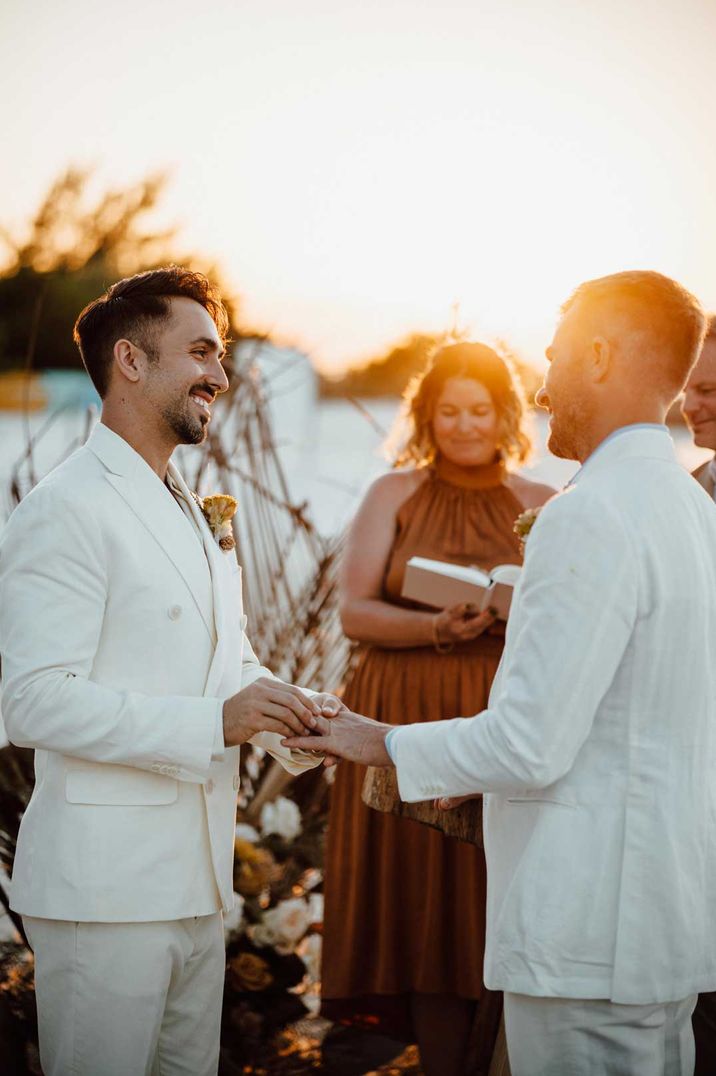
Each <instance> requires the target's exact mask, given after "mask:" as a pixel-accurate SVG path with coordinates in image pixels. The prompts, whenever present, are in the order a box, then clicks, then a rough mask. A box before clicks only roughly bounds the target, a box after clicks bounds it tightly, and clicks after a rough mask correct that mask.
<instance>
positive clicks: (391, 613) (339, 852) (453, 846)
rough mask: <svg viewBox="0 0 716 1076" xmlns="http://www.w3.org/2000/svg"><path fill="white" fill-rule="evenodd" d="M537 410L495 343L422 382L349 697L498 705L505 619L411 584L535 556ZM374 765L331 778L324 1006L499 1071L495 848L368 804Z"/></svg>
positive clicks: (372, 566) (414, 393) (355, 587)
mask: <svg viewBox="0 0 716 1076" xmlns="http://www.w3.org/2000/svg"><path fill="white" fill-rule="evenodd" d="M525 418H526V416H525V404H524V399H523V394H522V388H521V386H520V384H519V382H518V380H517V378H516V376H515V374H514V373H513V371H512V368H511V366H510V365H509V364H508V362H507V361H506V360H505V359H503V358H502V357H501V356H500V355H498V354H497V353H496V352H495V351H494V350H492V349H491V348H490V347H487V346H486V345H485V344H480V343H459V344H454V345H450V346H446V347H444V348H442V349H441V350H439V351H438V352H437V353H436V354H435V356H434V357H433V359H432V361H431V362H430V364H429V366H428V368H427V370H426V371H425V372H424V373H423V374H422V375H421V376H420V377H418V378H417V379H416V380H415V381H414V382H413V383H412V384H411V385H410V386H409V388H408V390H407V392H406V395H405V399H404V435H403V438H402V443H401V445H400V447H399V448H398V450H397V453H396V455H395V459H394V470H393V471H392V472H391V473H389V474H387V475H384V476H382V477H381V478H379V479H378V480H377V481H376V482H375V483H374V484H373V486H372V487H371V488H370V489H369V491H368V493H367V495H366V497H365V499H364V501H363V503H362V504H361V506H360V509H359V511H358V513H357V516H356V518H355V521H354V523H353V525H352V528H351V531H350V534H349V539H348V545H347V550H346V554H345V558H344V563H343V570H342V594H341V618H342V623H343V628H344V631H345V632H346V634H347V635H348V636H349V637H350V638H351V639H355V640H357V641H358V642H359V643H360V644H361V653H360V658H359V661H358V665H357V668H356V669H355V672H354V674H353V676H352V679H351V681H350V683H349V684H348V687H347V691H346V694H345V697H344V698H345V702H346V704H347V705H348V706H349V707H350V709H352V710H356V711H358V712H359V713H363V714H368V715H369V716H371V717H374V718H377V719H378V720H379V721H387V722H390V723H392V724H404V723H408V722H415V721H438V720H441V719H445V718H453V717H458V716H468V715H471V714H475V713H477V712H478V711H480V710H482V709H484V708H485V707H486V706H487V698H488V694H489V691H490V685H491V683H492V679H493V677H494V675H495V672H496V670H497V666H498V663H499V661H500V655H501V653H502V647H503V639H504V625H503V624H501V623H499V622H495V621H494V619H493V617H492V615H491V614H490V613H489V612H487V613H483V614H477V613H476V612H475V610H473V609H471V608H470V607H466V606H464V605H462V606H458V607H454V608H449V609H444V610H442V611H440V610H435V609H428V608H426V607H424V606H419V605H416V604H415V603H413V602H409V601H406V600H404V599H402V598H401V588H402V583H403V575H404V571H405V565H406V561H407V560H408V558H409V557H412V556H421V557H430V558H433V559H435V560H442V561H449V562H451V563H453V564H461V565H478V566H480V567H481V568H485V569H491V568H493V567H495V566H496V565H497V564H507V563H515V564H516V563H519V562H520V559H521V558H520V547H519V541H518V539H517V538H516V536H515V534H514V532H513V524H514V521H515V519H516V517H517V516H518V515H519V514H520V512H522V511H523V509H525V508H527V507H536V506H538V505H541V504H543V503H544V501H546V500H547V499H548V498H549V497H550V496H551V495H552V493H553V492H554V490H552V489H550V488H549V487H547V486H543V485H538V484H536V483H534V482H530V481H527V480H526V479H524V478H521V477H519V476H518V475H517V474H516V473H515V472H514V468H515V467H517V466H518V465H520V464H522V463H523V462H524V461H525V460H526V458H527V456H528V453H529V449H530V442H529V438H528V436H527V433H526V431H525ZM364 776H365V770H364V769H363V768H362V767H358V766H353V765H351V764H349V763H341V765H340V766H339V767H338V772H337V775H336V781H335V785H334V787H333V792H332V804H331V814H330V822H329V830H328V845H327V855H326V878H325V899H326V910H325V923H324V931H325V934H324V950H323V952H324V955H323V998H324V1001H323V1011H324V1013H325V1015H326V1016H328V1017H329V1018H330V1019H332V1020H337V1021H344V1022H349V1023H354V1024H359V1025H364V1026H367V1027H371V1028H373V1029H374V1030H376V1029H382V1030H384V1031H385V1032H386V1033H394V1034H399V1035H400V1034H402V1035H404V1036H409V1037H410V1041H414V1042H415V1041H417V1043H418V1045H419V1049H420V1055H421V1062H422V1066H423V1069H424V1071H425V1073H426V1074H427V1076H453V1074H455V1076H459V1074H463V1073H464V1072H466V1067H465V1066H466V1063H467V1061H466V1059H467V1057H468V1045H469V1044H470V1043H472V1045H471V1048H470V1054H469V1056H470V1058H471V1059H472V1063H471V1065H470V1071H471V1072H476V1071H481V1070H482V1069H483V1067H484V1071H485V1072H486V1071H487V1066H488V1065H489V1058H490V1055H491V1053H492V1049H493V1045H494V1040H495V1036H496V1033H497V1029H498V1026H499V1020H500V1013H501V1005H502V998H501V995H494V994H492V993H490V992H489V991H487V990H486V989H485V987H484V986H483V982H482V962H483V954H484V944H485V883H486V878H485V858H484V853H483V851H482V849H481V848H479V847H477V846H475V845H473V844H469V843H465V842H462V841H458V840H456V839H454V838H452V837H446V836H444V835H443V834H442V833H440V832H439V831H437V830H434V829H431V828H429V827H427V826H425V825H422V824H421V823H419V822H416V821H412V820H408V819H404V818H398V817H397V816H394V815H391V814H383V813H379V812H377V811H374V810H371V809H370V808H369V807H366V806H365V805H364V804H363V802H362V801H361V787H362V784H363V779H364ZM476 1049H477V1056H479V1057H481V1061H478V1062H477V1063H476V1062H475V1060H474V1059H475V1057H476V1053H475V1051H476Z"/></svg>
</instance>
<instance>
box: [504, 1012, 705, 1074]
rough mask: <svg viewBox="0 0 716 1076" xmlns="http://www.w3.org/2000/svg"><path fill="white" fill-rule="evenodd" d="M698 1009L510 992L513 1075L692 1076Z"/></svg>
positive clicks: (509, 1047) (507, 1016) (507, 1018)
mask: <svg viewBox="0 0 716 1076" xmlns="http://www.w3.org/2000/svg"><path fill="white" fill-rule="evenodd" d="M695 1005H696V994H694V995H693V996H692V997H688V998H685V999H684V1000H683V1001H671V1002H667V1003H666V1004H663V1005H616V1004H615V1003H614V1002H612V1001H581V1000H579V999H577V998H534V997H528V996H527V995H526V994H505V1031H506V1033H507V1052H508V1054H509V1058H510V1069H511V1071H512V1076H693V1072H694V1036H693V1032H692V1030H691V1013H692V1012H693V1010H694V1006H695Z"/></svg>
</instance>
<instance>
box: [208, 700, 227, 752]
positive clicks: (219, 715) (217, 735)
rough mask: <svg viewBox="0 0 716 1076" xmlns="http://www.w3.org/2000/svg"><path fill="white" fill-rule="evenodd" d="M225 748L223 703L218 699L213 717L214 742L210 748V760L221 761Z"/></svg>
mask: <svg viewBox="0 0 716 1076" xmlns="http://www.w3.org/2000/svg"><path fill="white" fill-rule="evenodd" d="M225 750H226V744H225V743H224V703H223V702H222V701H221V700H219V705H218V708H217V711H216V718H215V726H214V744H213V747H212V749H211V761H212V762H223V761H224V751H225Z"/></svg>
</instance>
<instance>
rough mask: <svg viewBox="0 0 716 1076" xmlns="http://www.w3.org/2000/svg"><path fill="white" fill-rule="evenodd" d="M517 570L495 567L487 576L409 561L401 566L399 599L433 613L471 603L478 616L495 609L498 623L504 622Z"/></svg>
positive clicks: (472, 570)
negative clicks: (418, 603) (418, 604)
mask: <svg viewBox="0 0 716 1076" xmlns="http://www.w3.org/2000/svg"><path fill="white" fill-rule="evenodd" d="M521 570H522V569H521V568H520V567H519V565H518V564H498V566H497V567H496V568H493V569H492V571H491V572H483V571H482V570H481V569H480V568H465V567H463V566H462V565H460V564H448V563H446V562H445V561H442V560H429V559H428V558H427V557H411V558H410V560H409V561H408V563H407V564H406V566H405V578H404V579H403V590H402V595H403V597H404V598H410V599H411V600H412V601H416V602H422V604H423V605H433V606H435V607H436V608H437V609H446V608H447V607H448V606H450V605H458V604H459V603H460V602H472V604H473V605H474V606H476V607H477V609H479V611H480V612H482V611H483V610H484V609H488V608H491V609H495V610H496V611H497V616H498V617H499V618H500V619H501V620H507V617H508V616H509V613H510V604H511V602H512V593H513V590H514V587H515V585H516V583H517V580H518V579H519V577H520V572H521Z"/></svg>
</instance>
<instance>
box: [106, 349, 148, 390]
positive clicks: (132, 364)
mask: <svg viewBox="0 0 716 1076" xmlns="http://www.w3.org/2000/svg"><path fill="white" fill-rule="evenodd" d="M112 357H113V359H114V365H115V367H116V369H117V371H118V372H119V373H120V374H121V375H122V377H124V378H126V379H127V381H132V382H136V381H139V379H140V377H141V362H142V359H143V358H144V352H143V351H141V350H140V349H139V348H138V347H136V346H135V345H134V344H133V343H132V342H131V340H117V342H116V343H115V345H114V347H113V348H112Z"/></svg>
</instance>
